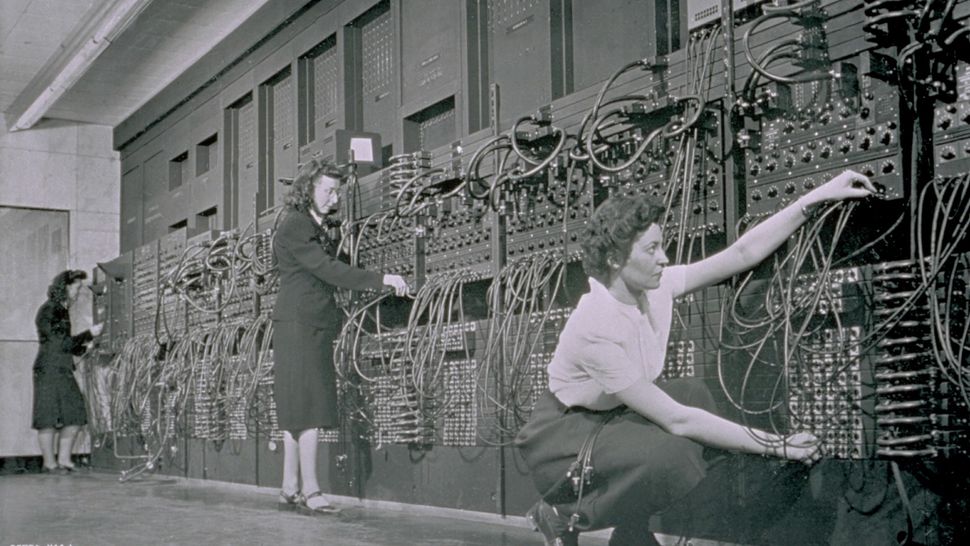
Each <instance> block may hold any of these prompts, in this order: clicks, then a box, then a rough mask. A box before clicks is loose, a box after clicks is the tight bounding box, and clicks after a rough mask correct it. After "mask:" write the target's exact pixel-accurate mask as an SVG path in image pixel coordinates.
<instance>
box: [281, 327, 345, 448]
mask: <svg viewBox="0 0 970 546" xmlns="http://www.w3.org/2000/svg"><path fill="white" fill-rule="evenodd" d="M336 334H337V332H336V331H335V330H333V329H329V328H325V329H321V328H315V327H313V326H308V325H306V324H302V323H300V322H295V321H277V320H274V321H273V360H274V372H275V376H274V386H273V393H274V397H275V399H276V412H277V416H278V418H279V427H280V430H288V431H290V432H291V433H293V434H294V435H296V434H298V433H299V432H300V431H303V430H307V429H313V428H332V427H336V426H337V424H338V422H339V421H338V409H337V378H336V373H335V370H334V366H333V341H334V339H335V337H336Z"/></svg>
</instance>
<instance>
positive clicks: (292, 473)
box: [282, 430, 300, 495]
mask: <svg viewBox="0 0 970 546" xmlns="http://www.w3.org/2000/svg"><path fill="white" fill-rule="evenodd" d="M282 489H283V493H285V494H286V495H293V494H294V493H297V492H299V491H300V446H299V444H297V442H296V440H295V439H293V435H292V434H290V431H288V430H284V431H283V488H282Z"/></svg>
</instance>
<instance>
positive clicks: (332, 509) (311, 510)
mask: <svg viewBox="0 0 970 546" xmlns="http://www.w3.org/2000/svg"><path fill="white" fill-rule="evenodd" d="M322 496H323V493H321V492H320V491H314V492H313V493H310V494H309V495H306V496H305V497H303V502H301V503H300V512H301V513H303V514H307V515H311V516H336V515H338V514H340V508H337V507H336V506H334V505H332V504H329V503H327V504H324V505H323V506H316V507H311V506H310V505H309V504H308V503H307V501H309V500H310V499H313V498H316V497H322Z"/></svg>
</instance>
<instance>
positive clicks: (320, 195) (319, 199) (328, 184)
mask: <svg viewBox="0 0 970 546" xmlns="http://www.w3.org/2000/svg"><path fill="white" fill-rule="evenodd" d="M338 200H339V196H338V195H337V179H336V178H333V177H330V176H327V175H322V176H320V177H319V178H317V180H316V182H315V183H314V184H313V206H314V208H316V211H317V213H318V214H320V215H326V214H330V213H331V212H333V211H334V210H336V208H337V201H338Z"/></svg>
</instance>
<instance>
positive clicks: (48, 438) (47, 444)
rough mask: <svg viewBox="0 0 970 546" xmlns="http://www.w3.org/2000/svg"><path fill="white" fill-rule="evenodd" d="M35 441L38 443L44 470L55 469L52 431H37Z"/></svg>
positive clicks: (55, 461) (48, 429)
mask: <svg viewBox="0 0 970 546" xmlns="http://www.w3.org/2000/svg"><path fill="white" fill-rule="evenodd" d="M37 441H38V442H39V443H40V454H41V456H42V457H44V468H46V469H48V470H50V469H53V468H57V460H55V459H54V429H52V428H42V429H40V430H38V431H37Z"/></svg>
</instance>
